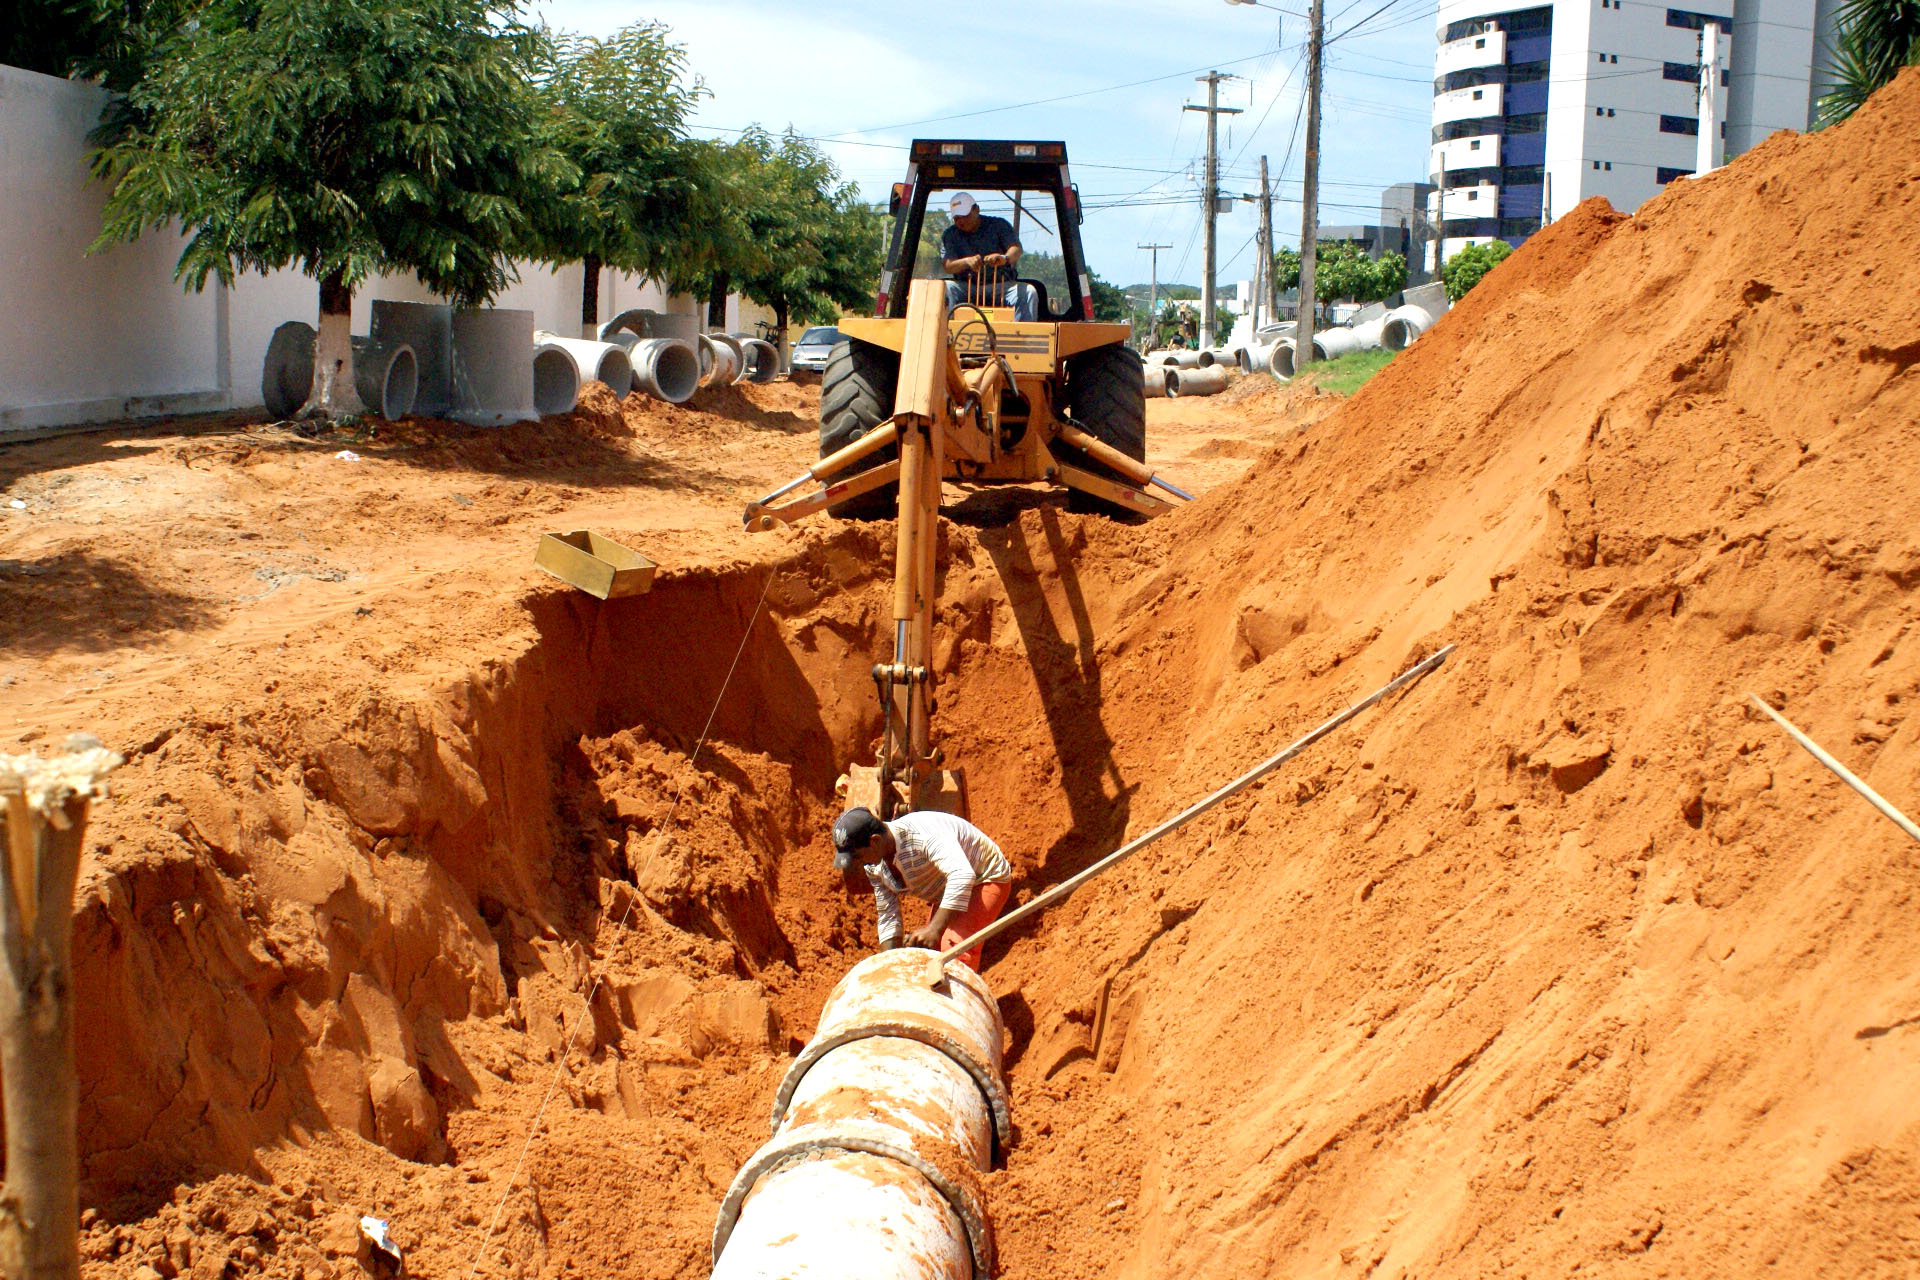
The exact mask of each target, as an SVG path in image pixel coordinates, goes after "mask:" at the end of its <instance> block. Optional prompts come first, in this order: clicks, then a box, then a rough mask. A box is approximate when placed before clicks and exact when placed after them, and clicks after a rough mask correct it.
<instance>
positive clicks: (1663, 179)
mask: <svg viewBox="0 0 1920 1280" xmlns="http://www.w3.org/2000/svg"><path fill="white" fill-rule="evenodd" d="M1653 176H1654V181H1656V182H1658V183H1659V184H1660V185H1661V186H1663V187H1664V186H1666V185H1667V184H1668V183H1669V182H1672V181H1673V180H1674V179H1675V178H1691V177H1692V176H1693V170H1691V169H1669V168H1668V167H1667V166H1666V165H1661V166H1660V167H1659V168H1658V169H1656V170H1654V174H1653Z"/></svg>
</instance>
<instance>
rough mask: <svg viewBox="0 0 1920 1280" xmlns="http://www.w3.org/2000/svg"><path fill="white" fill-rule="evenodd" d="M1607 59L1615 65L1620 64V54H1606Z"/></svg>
mask: <svg viewBox="0 0 1920 1280" xmlns="http://www.w3.org/2000/svg"><path fill="white" fill-rule="evenodd" d="M1607 61H1608V62H1611V63H1613V64H1614V65H1615V66H1616V67H1617V66H1619V65H1620V55H1619V54H1617V53H1610V54H1608V55H1607Z"/></svg>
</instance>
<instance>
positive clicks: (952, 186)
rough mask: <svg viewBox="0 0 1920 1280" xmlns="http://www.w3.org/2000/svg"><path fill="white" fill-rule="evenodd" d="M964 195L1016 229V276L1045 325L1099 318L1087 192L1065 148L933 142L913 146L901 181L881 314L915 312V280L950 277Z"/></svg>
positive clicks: (879, 296) (893, 204) (879, 298)
mask: <svg viewBox="0 0 1920 1280" xmlns="http://www.w3.org/2000/svg"><path fill="white" fill-rule="evenodd" d="M961 191H965V192H968V193H969V194H971V195H972V196H973V197H974V199H975V200H976V201H977V202H978V204H979V206H980V212H981V213H982V214H985V215H989V216H994V217H1001V218H1005V219H1006V220H1007V221H1008V222H1010V223H1012V224H1013V229H1014V236H1015V238H1016V239H1017V240H1019V242H1020V244H1021V247H1022V251H1023V254H1024V256H1023V257H1022V259H1021V261H1020V263H1019V265H1018V267H1017V269H1016V271H1015V273H1014V274H1015V276H1016V278H1017V279H1018V280H1019V281H1020V283H1021V284H1023V285H1025V286H1027V287H1028V288H1029V289H1030V290H1032V291H1033V297H1034V301H1035V302H1036V304H1037V305H1036V308H1035V315H1036V317H1037V318H1038V319H1039V320H1040V321H1042V322H1054V323H1058V322H1061V321H1090V320H1092V319H1093V293H1092V288H1091V286H1090V284H1089V283H1088V279H1087V267H1086V257H1085V255H1084V254H1083V253H1082V252H1081V248H1080V218H1081V213H1080V196H1079V192H1077V191H1076V190H1075V189H1074V186H1073V181H1072V179H1071V178H1070V177H1069V176H1068V174H1067V145H1066V143H1064V142H1013V141H1000V140H987V141H979V140H970V141H942V140H938V139H925V138H919V139H915V140H914V143H913V149H912V156H911V159H910V160H909V161H908V164H907V177H906V181H904V182H896V183H894V184H893V197H892V200H891V201H890V202H889V206H888V208H889V212H890V213H891V215H892V218H893V226H892V229H891V230H890V231H889V233H888V236H887V261H886V266H885V267H884V268H883V269H882V270H881V272H880V287H879V290H878V292H877V293H876V294H875V297H874V300H873V314H874V316H875V317H876V318H880V319H888V318H892V319H899V318H901V317H904V316H905V315H906V314H907V285H908V282H909V281H911V280H912V279H914V278H915V277H916V276H920V277H932V278H941V279H944V278H945V277H946V271H945V268H944V266H943V263H942V257H941V247H940V232H941V231H943V230H944V228H945V227H946V226H947V216H946V215H947V201H948V199H949V198H950V197H951V196H953V195H954V194H955V193H958V192H961ZM930 209H931V210H933V211H935V212H934V215H933V216H931V217H930V216H929V210H930ZM1056 246H1057V247H1056ZM1055 256H1057V258H1058V267H1055V265H1054V263H1053V261H1052V259H1053V258H1054V257H1055ZM1041 263H1044V264H1045V265H1046V266H1048V267H1050V268H1054V269H1052V270H1049V271H1048V272H1047V275H1050V276H1051V277H1052V279H1051V280H1049V279H1047V278H1044V277H1043V276H1042V275H1040V274H1037V273H1036V270H1035V268H1036V267H1037V266H1038V265H1039V264H1041ZM1060 268H1064V270H1061V269H1060Z"/></svg>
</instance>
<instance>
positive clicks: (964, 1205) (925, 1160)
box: [713, 1037, 993, 1280]
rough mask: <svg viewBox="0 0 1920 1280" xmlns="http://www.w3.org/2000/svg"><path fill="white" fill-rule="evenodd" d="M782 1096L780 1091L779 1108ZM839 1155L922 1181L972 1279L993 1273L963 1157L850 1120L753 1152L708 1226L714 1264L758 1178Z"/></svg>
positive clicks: (989, 1227)
mask: <svg viewBox="0 0 1920 1280" xmlns="http://www.w3.org/2000/svg"><path fill="white" fill-rule="evenodd" d="M853 1038H857V1037H853ZM798 1065H799V1064H798V1063H796V1064H795V1066H798ZM788 1080H789V1081H790V1082H794V1081H795V1077H794V1076H793V1075H792V1074H791V1073H790V1074H789V1075H788ZM788 1092H789V1091H788V1090H787V1088H786V1087H785V1086H782V1089H781V1093H782V1102H783V1104H784V1101H785V1097H786V1095H787V1093H788ZM841 1151H855V1152H861V1153H864V1154H866V1155H873V1156H879V1157H881V1158H882V1159H886V1160H892V1161H894V1162H895V1163H897V1164H900V1165H903V1166H905V1167H906V1168H908V1169H911V1170H913V1171H914V1172H915V1173H917V1174H919V1175H920V1176H921V1177H923V1178H925V1179H926V1180H927V1182H928V1183H929V1184H931V1185H932V1186H933V1188H934V1190H936V1191H938V1192H939V1193H940V1196H941V1198H942V1199H944V1200H945V1201H946V1202H947V1204H948V1206H949V1207H950V1208H951V1209H952V1210H953V1213H954V1216H955V1217H957V1218H958V1219H959V1220H960V1224H961V1226H962V1227H964V1228H965V1229H966V1233H967V1247H968V1252H969V1253H970V1254H971V1256H972V1259H973V1277H974V1280H987V1278H988V1277H989V1276H991V1275H992V1274H993V1223H992V1220H991V1219H990V1218H989V1217H988V1216H987V1197H986V1192H985V1191H984V1190H983V1189H982V1188H981V1186H980V1176H979V1174H977V1173H975V1172H974V1170H973V1168H972V1165H971V1163H970V1162H969V1161H968V1160H967V1158H966V1157H965V1156H964V1155H962V1154H961V1153H960V1152H959V1151H958V1150H957V1149H954V1148H950V1147H948V1146H947V1145H946V1144H945V1143H940V1142H935V1141H933V1140H932V1139H928V1138H921V1139H920V1140H919V1141H917V1142H916V1141H912V1140H910V1139H909V1136H908V1135H907V1134H905V1133H904V1132H902V1131H901V1130H899V1129H894V1128H891V1127H888V1126H884V1125H877V1124H871V1123H866V1122H862V1121H858V1120H851V1119H848V1120H835V1121H828V1122H822V1123H819V1124H806V1125H800V1126H799V1127H797V1128H795V1129H793V1130H792V1131H791V1132H789V1133H784V1134H781V1135H780V1136H778V1137H776V1138H774V1139H773V1141H771V1142H769V1143H767V1144H766V1145H765V1146H763V1147H761V1148H760V1150H758V1151H756V1152H754V1154H753V1156H752V1158H751V1159H749V1160H748V1161H747V1163H746V1164H745V1165H744V1166H743V1167H742V1168H741V1170H740V1172H739V1174H738V1175H737V1176H736V1177H735V1178H734V1180H733V1185H732V1186H731V1187H729V1188H727V1195H726V1199H724V1200H722V1201H721V1202H720V1218H719V1221H717V1222H716V1223H714V1227H713V1260H714V1262H715V1264H716V1265H717V1264H718V1263H719V1261H720V1255H721V1253H722V1252H723V1251H725V1249H726V1247H727V1239H728V1237H730V1236H731V1235H732V1234H733V1228H734V1224H735V1223H737V1222H738V1221H739V1220H740V1211H741V1210H742V1209H743V1208H744V1207H745V1206H746V1203H747V1199H748V1197H750V1196H751V1195H752V1194H753V1191H754V1188H755V1187H756V1186H757V1185H759V1183H760V1181H761V1179H763V1178H766V1177H768V1176H769V1175H772V1174H776V1173H778V1172H780V1171H781V1170H782V1169H786V1168H790V1167H792V1166H794V1165H796V1164H801V1163H804V1162H806V1161H808V1160H819V1159H824V1158H827V1157H830V1156H832V1155H833V1154H835V1153H836V1152H841Z"/></svg>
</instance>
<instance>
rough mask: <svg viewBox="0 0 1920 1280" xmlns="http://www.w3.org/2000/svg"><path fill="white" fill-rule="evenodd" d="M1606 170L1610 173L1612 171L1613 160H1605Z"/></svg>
mask: <svg viewBox="0 0 1920 1280" xmlns="http://www.w3.org/2000/svg"><path fill="white" fill-rule="evenodd" d="M1607 172H1608V173H1612V172H1613V161H1611V160H1609V161H1607Z"/></svg>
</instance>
